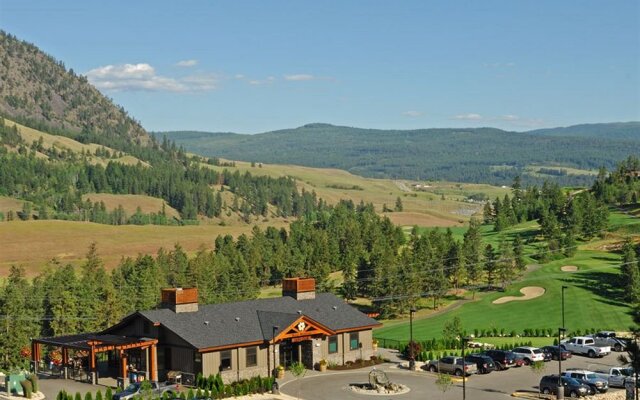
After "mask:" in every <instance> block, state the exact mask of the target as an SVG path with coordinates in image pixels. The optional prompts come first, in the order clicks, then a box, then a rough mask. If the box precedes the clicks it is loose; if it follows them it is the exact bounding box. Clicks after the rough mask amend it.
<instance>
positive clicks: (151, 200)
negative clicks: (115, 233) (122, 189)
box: [82, 193, 180, 219]
mask: <svg viewBox="0 0 640 400" xmlns="http://www.w3.org/2000/svg"><path fill="white" fill-rule="evenodd" d="M87 199H89V200H91V202H94V203H95V202H100V201H102V202H104V204H105V206H106V207H107V210H108V211H111V210H113V209H115V208H118V206H119V205H121V206H122V208H124V211H125V212H126V213H127V215H129V216H131V215H132V214H134V213H135V212H136V209H137V208H138V207H140V209H141V210H142V212H143V213H145V214H149V213H156V214H157V213H159V212H160V211H161V210H162V204H164V203H165V201H164V200H162V199H159V198H157V197H150V196H143V195H137V194H109V193H89V194H85V195H83V196H82V200H83V201H86V200H87ZM165 212H166V214H167V216H168V217H175V218H178V219H179V218H180V213H179V212H178V211H177V210H176V209H174V208H172V207H171V206H169V205H165Z"/></svg>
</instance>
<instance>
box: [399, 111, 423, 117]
mask: <svg viewBox="0 0 640 400" xmlns="http://www.w3.org/2000/svg"><path fill="white" fill-rule="evenodd" d="M402 115H404V116H405V117H411V118H416V117H421V116H422V115H424V113H423V112H422V111H413V110H410V111H405V112H403V113H402Z"/></svg>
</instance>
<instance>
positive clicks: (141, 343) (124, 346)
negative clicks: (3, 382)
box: [31, 333, 158, 384]
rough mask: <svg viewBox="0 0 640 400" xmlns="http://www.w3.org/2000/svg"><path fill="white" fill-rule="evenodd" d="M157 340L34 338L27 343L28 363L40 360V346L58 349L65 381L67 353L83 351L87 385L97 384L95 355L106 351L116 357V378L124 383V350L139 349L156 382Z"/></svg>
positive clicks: (94, 336) (93, 336)
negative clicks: (87, 370) (87, 376)
mask: <svg viewBox="0 0 640 400" xmlns="http://www.w3.org/2000/svg"><path fill="white" fill-rule="evenodd" d="M157 344H158V339H151V338H135V337H129V336H117V335H108V334H95V333H84V334H78V335H68V336H57V337H47V338H38V339H32V340H31V359H32V361H33V362H34V365H36V371H37V365H38V363H39V362H40V360H41V359H42V355H41V347H42V345H47V346H53V347H58V348H60V349H61V353H62V365H63V366H64V368H65V378H67V370H66V368H67V367H66V366H67V365H68V363H69V349H73V350H81V351H85V352H87V354H88V357H89V372H90V373H91V382H92V383H93V384H96V383H97V376H96V354H98V353H103V352H107V351H116V352H118V353H119V356H120V368H119V369H120V376H121V377H122V378H124V379H125V381H126V379H127V372H128V371H127V369H128V366H127V353H126V352H125V351H126V350H130V349H142V350H145V351H146V352H147V360H148V369H149V371H148V372H149V379H150V380H152V381H157V380H158V368H157V351H156V345H157Z"/></svg>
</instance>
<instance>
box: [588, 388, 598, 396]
mask: <svg viewBox="0 0 640 400" xmlns="http://www.w3.org/2000/svg"><path fill="white" fill-rule="evenodd" d="M596 393H598V391H597V390H596V388H594V387H593V386H590V387H589V395H591V396H593V395H594V394H596Z"/></svg>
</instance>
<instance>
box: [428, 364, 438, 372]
mask: <svg viewBox="0 0 640 400" xmlns="http://www.w3.org/2000/svg"><path fill="white" fill-rule="evenodd" d="M436 370H437V368H436V366H435V365H430V366H429V371H431V372H436Z"/></svg>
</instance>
